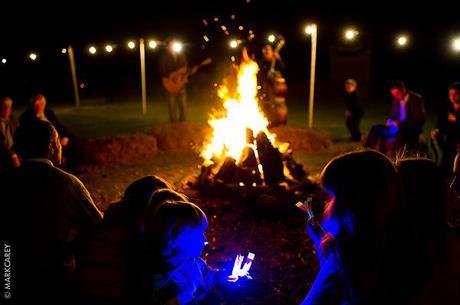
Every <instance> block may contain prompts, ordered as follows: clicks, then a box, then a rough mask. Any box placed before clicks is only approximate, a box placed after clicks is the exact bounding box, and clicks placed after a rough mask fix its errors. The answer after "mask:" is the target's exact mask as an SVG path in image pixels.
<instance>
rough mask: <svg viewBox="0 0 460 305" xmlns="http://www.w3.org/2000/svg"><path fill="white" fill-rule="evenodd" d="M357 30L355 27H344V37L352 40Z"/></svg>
mask: <svg viewBox="0 0 460 305" xmlns="http://www.w3.org/2000/svg"><path fill="white" fill-rule="evenodd" d="M358 34H359V32H358V31H357V30H355V29H346V30H345V33H344V37H345V39H346V40H348V41H352V40H354V39H355V38H356V36H357V35H358Z"/></svg>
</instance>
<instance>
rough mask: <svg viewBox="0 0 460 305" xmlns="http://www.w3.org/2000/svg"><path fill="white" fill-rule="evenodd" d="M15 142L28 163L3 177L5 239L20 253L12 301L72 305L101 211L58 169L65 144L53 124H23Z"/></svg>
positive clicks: (76, 182)
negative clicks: (83, 246) (82, 256)
mask: <svg viewBox="0 0 460 305" xmlns="http://www.w3.org/2000/svg"><path fill="white" fill-rule="evenodd" d="M14 140H15V149H16V151H17V152H18V154H19V156H20V157H21V161H22V164H21V166H20V167H18V168H14V169H11V170H8V171H5V172H3V173H1V174H0V187H1V191H0V193H1V194H2V204H1V205H0V209H1V212H0V215H1V217H2V218H1V221H0V222H1V224H2V231H1V232H2V234H4V236H3V238H2V240H3V241H4V243H7V244H10V245H11V248H12V252H13V253H14V257H13V260H12V266H11V269H12V270H13V271H14V275H13V278H12V284H11V285H12V287H13V291H12V297H13V299H14V300H16V301H17V302H18V303H19V304H28V303H29V304H30V302H31V301H33V302H34V303H43V302H46V303H54V304H72V302H74V301H75V300H76V298H75V287H74V280H75V279H74V277H75V271H76V269H77V268H78V266H79V256H78V253H79V251H80V243H81V241H82V240H83V239H84V238H85V237H86V236H87V235H88V234H89V233H90V232H91V231H92V230H93V228H94V226H95V225H96V224H97V223H99V221H100V220H101V218H102V217H101V213H100V212H99V210H98V209H97V207H96V206H95V205H94V203H93V200H92V199H91V196H90V194H89V192H88V191H87V189H86V188H85V186H84V185H83V183H82V182H81V181H80V180H79V179H78V178H77V177H75V176H73V175H71V174H69V173H66V172H64V171H62V170H61V169H59V168H57V167H56V166H55V165H59V162H60V160H61V145H60V139H59V135H58V133H57V131H56V129H55V128H54V127H53V125H51V123H49V122H46V121H42V120H37V121H34V122H30V123H29V124H26V125H21V126H20V127H19V128H18V130H17V131H16V135H15V139H14ZM27 301H28V303H27Z"/></svg>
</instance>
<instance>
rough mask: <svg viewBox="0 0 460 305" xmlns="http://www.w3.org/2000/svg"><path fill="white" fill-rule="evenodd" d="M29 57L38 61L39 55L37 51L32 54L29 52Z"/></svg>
mask: <svg viewBox="0 0 460 305" xmlns="http://www.w3.org/2000/svg"><path fill="white" fill-rule="evenodd" d="M29 58H30V60H32V61H36V60H37V58H38V55H37V54H36V53H30V54H29Z"/></svg>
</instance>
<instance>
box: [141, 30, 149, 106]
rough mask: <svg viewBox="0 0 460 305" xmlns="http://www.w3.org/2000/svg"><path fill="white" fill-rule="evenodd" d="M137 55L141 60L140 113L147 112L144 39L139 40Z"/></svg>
mask: <svg viewBox="0 0 460 305" xmlns="http://www.w3.org/2000/svg"><path fill="white" fill-rule="evenodd" d="M139 55H140V60H141V90H142V114H146V113H147V83H146V80H145V41H144V38H141V39H140V40H139Z"/></svg>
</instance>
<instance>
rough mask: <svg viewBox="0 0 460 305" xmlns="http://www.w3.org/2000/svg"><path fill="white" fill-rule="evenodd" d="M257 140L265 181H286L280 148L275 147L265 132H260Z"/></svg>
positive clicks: (271, 182)
mask: <svg viewBox="0 0 460 305" xmlns="http://www.w3.org/2000/svg"><path fill="white" fill-rule="evenodd" d="M256 142H257V151H258V153H259V160H260V164H261V165H262V168H263V177H264V180H265V183H267V184H268V185H270V184H276V183H279V182H282V181H284V179H285V177H284V172H283V159H282V156H281V153H280V152H279V150H278V149H276V148H275V147H273V145H272V143H271V142H270V140H269V139H268V137H267V135H266V134H265V133H264V132H259V134H258V135H257V137H256Z"/></svg>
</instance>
